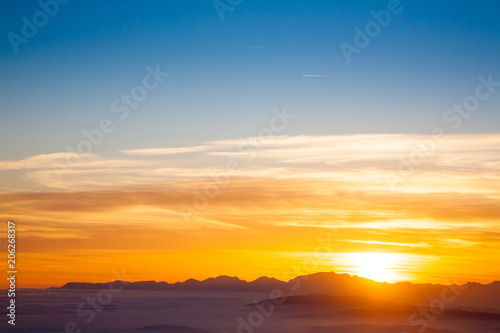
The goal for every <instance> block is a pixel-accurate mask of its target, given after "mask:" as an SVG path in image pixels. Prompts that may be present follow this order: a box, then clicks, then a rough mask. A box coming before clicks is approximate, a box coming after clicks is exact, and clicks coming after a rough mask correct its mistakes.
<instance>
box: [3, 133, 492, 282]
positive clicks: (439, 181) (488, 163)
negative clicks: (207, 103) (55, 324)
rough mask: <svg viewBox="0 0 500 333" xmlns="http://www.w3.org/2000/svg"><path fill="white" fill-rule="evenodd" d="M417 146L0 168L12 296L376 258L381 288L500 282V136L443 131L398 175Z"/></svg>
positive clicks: (274, 146)
mask: <svg viewBox="0 0 500 333" xmlns="http://www.w3.org/2000/svg"><path fill="white" fill-rule="evenodd" d="M426 140H427V141H426ZM428 140H430V138H429V137H425V136H411V135H372V136H370V135H348V136H324V137H306V136H297V137H290V136H283V137H276V138H274V139H273V141H272V142H266V143H265V144H262V145H259V146H258V149H255V150H251V149H250V148H248V147H250V146H247V148H246V149H245V150H239V151H238V148H237V147H238V146H239V145H240V144H241V142H239V141H238V140H229V141H223V142H212V143H207V144H205V145H203V146H197V147H186V148H179V149H177V150H169V149H165V150H151V149H149V150H148V149H143V150H135V151H123V152H117V153H116V154H115V155H114V156H105V155H98V154H93V155H88V156H84V158H83V159H82V161H81V163H79V164H78V165H76V166H74V167H73V168H71V169H70V170H68V172H67V173H66V174H65V175H64V177H63V179H62V180H58V179H57V177H56V176H55V174H54V170H53V169H52V165H53V162H54V160H56V159H57V160H60V157H61V156H53V155H54V154H49V155H38V156H33V157H30V158H27V159H24V160H20V161H4V162H0V170H2V171H1V172H2V177H3V178H4V179H7V178H9V182H10V183H11V184H12V186H10V187H9V186H6V187H4V188H2V193H1V194H0V197H1V200H0V206H1V207H0V208H1V209H0V211H1V212H2V220H3V221H4V222H6V221H7V220H8V219H11V220H14V221H16V223H17V237H18V270H19V276H18V277H19V286H20V287H46V286H60V285H62V284H64V283H65V282H68V281H91V282H97V281H101V282H102V281H108V280H112V279H114V278H115V276H114V275H113V273H112V271H113V270H118V271H121V270H122V269H125V271H126V272H127V274H129V275H130V276H132V277H133V278H131V279H133V280H161V281H168V282H176V281H183V280H186V279H188V278H197V279H204V278H208V277H211V276H217V275H221V274H227V275H237V276H239V277H240V278H242V279H247V280H252V279H255V278H257V277H259V276H263V275H267V276H273V277H276V278H279V279H287V278H288V279H289V278H292V277H294V276H296V275H300V274H307V273H313V272H316V271H332V270H333V271H336V272H348V273H351V274H360V275H363V274H364V275H367V269H368V270H369V269H371V268H367V267H366V266H367V265H368V264H370V263H371V262H373V261H374V260H375V261H376V260H379V259H381V260H382V259H384V258H385V259H387V260H386V261H387V262H385V263H384V262H382V261H381V262H380V265H378V267H381V266H383V265H386V266H387V267H385V270H386V271H390V272H391V274H390V275H387V276H385V277H388V278H389V280H391V281H396V280H411V281H416V282H437V283H443V282H444V280H446V279H447V280H452V281H453V280H455V279H458V280H459V281H462V282H465V281H479V282H491V281H493V280H499V277H500V268H499V266H498V255H499V253H500V245H499V244H500V242H499V240H500V226H499V223H498V222H499V221H500V219H499V218H500V209H499V207H500V205H499V201H498V200H499V198H500V187H498V184H499V180H500V162H499V161H500V159H499V158H498V157H499V156H498V155H499V148H498V147H500V145H499V144H500V134H489V135H484V134H483V135H450V136H448V137H447V138H446V140H443V141H441V142H439V144H438V145H437V146H436V147H435V148H433V149H432V151H430V152H428V153H427V154H426V155H425V156H424V158H423V159H422V160H421V161H420V160H419V163H418V165H414V168H413V170H412V171H411V172H406V173H402V172H400V173H399V174H398V168H399V166H400V165H401V164H400V163H401V157H403V160H404V158H406V157H407V156H409V155H410V154H411V153H412V152H415V151H418V147H419V143H429V142H430V141H428ZM420 146H421V145H420ZM415 147H417V148H415ZM415 149H417V150H415ZM231 163H233V164H234V163H237V164H238V167H237V168H234V170H232V171H225V170H227V169H226V168H227V166H228V164H231ZM233 167H234V165H233ZM223 174H224V175H226V176H228V177H227V178H225V177H221V176H220V175H223ZM212 175H219V177H218V178H219V183H217V182H216V181H215V180H214V179H213V178H212V177H211V176H212ZM394 177H399V178H397V179H400V181H398V182H397V183H394V182H393V183H392V185H391V183H390V182H388V181H387V179H395V178H394ZM224 179H227V182H225V183H222V181H223V180H224ZM13 188H22V190H13ZM204 191H205V194H203V192H204ZM189 212H191V214H188V213H189ZM0 244H4V245H5V244H6V242H5V238H2V239H1V243H0ZM3 247H5V246H3ZM367 253H368V254H367ZM370 253H377V254H378V255H370ZM380 254H390V255H380ZM372 259H373V260H372ZM373 269H374V270H376V267H375V268H373ZM368 275H369V274H368ZM367 277H373V278H376V277H377V276H376V275H373V276H367ZM385 277H384V276H383V275H381V277H380V278H381V279H384V278H385Z"/></svg>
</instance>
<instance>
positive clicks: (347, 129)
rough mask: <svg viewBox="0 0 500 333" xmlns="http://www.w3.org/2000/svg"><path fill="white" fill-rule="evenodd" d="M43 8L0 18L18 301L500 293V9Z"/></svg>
mask: <svg viewBox="0 0 500 333" xmlns="http://www.w3.org/2000/svg"><path fill="white" fill-rule="evenodd" d="M40 3H41V4H42V5H41V4H40ZM40 3H39V2H37V1H23V2H22V3H21V2H19V1H13V0H6V1H4V3H3V8H4V10H3V11H2V12H1V13H0V35H1V36H2V37H1V38H0V73H1V75H0V97H1V104H0V117H1V118H0V119H1V121H0V140H1V142H2V149H1V150H0V179H1V182H0V196H1V197H2V200H1V201H0V206H1V210H0V211H1V212H2V215H1V217H2V220H3V221H4V222H5V221H7V220H9V219H11V220H15V221H16V222H17V223H18V225H19V232H18V237H19V242H20V244H21V248H22V251H20V253H19V258H20V260H21V262H23V266H24V267H23V269H24V270H21V269H20V272H21V273H20V274H22V275H21V276H23V279H22V280H21V281H23V283H25V286H34V287H40V286H50V285H62V284H64V283H65V282H68V281H70V280H71V281H92V282H97V281H107V280H110V279H112V278H113V275H112V274H111V273H110V267H115V268H116V269H121V268H122V267H126V268H127V271H130V272H131V274H133V275H134V276H135V278H136V279H137V280H151V279H155V280H162V281H169V282H175V281H182V280H186V279H188V278H191V277H193V278H199V279H203V278H208V277H211V276H217V275H220V274H228V275H238V276H240V277H241V278H245V279H255V278H257V277H259V276H262V275H268V276H274V277H277V278H284V276H285V275H294V274H295V273H297V274H295V275H300V274H305V273H312V272H314V271H320V270H321V271H330V270H334V271H338V272H347V273H352V274H359V275H365V276H366V277H372V278H375V279H379V280H384V279H385V280H390V281H392V282H394V281H400V280H410V281H416V282H443V281H444V280H446V279H448V280H453V279H455V278H456V279H459V280H460V281H479V282H491V281H494V280H498V279H499V273H500V272H499V269H498V268H495V267H498V265H496V262H497V261H496V258H497V257H498V253H499V250H500V249H499V246H498V244H499V242H498V241H499V239H500V229H499V227H498V222H499V218H500V210H499V207H500V206H499V201H498V200H499V198H500V193H499V190H498V188H497V186H495V184H497V183H498V179H499V178H500V164H499V148H498V147H499V143H500V132H499V127H498V126H499V124H500V112H499V106H500V83H499V82H500V57H499V55H500V21H499V20H498V13H499V11H500V3H499V2H498V1H495V0H490V1H487V0H483V1H476V2H474V3H471V2H469V1H453V2H432V1H410V0H401V1H399V2H398V1H395V0H393V1H357V0H355V1H319V0H317V1H295V0H289V1H284V0H273V1H269V0H267V1H260V0H253V1H251V0H243V1H236V0H233V1H228V0H221V1H219V2H217V1H209V0H203V1H194V0H193V1H146V2H139V1H106V2H104V3H102V2H97V1H85V2H82V1H76V0H72V1H68V2H67V3H64V1H62V0H61V3H58V4H57V5H54V4H56V2H53V1H49V0H46V1H44V0H42V1H41V2H40ZM47 3H50V6H51V7H50V6H49V7H46V5H45V4H47ZM43 7H45V8H50V9H48V10H49V11H52V12H51V14H52V15H46V14H43V12H41V11H43ZM40 13H42V14H40ZM44 17H45V18H46V22H45V21H43V22H42V21H38V22H42V23H39V24H38V25H39V26H38V27H36V26H35V29H36V31H35V32H33V31H30V28H29V27H27V25H31V24H32V23H33V21H34V20H35V21H36V20H43V19H44ZM376 17H378V20H379V21H377V20H376ZM384 18H385V20H384ZM380 20H382V21H380ZM26 22H28V23H26ZM379 22H382V24H381V23H379ZM370 27H371V28H372V29H376V30H371V31H370V30H369V29H370ZM373 27H374V28H373ZM367 29H368V30H367ZM360 31H361V34H360V33H359V32H360ZM30 33H31V34H30ZM362 35H364V37H363V36H362ZM360 36H361V37H360ZM16 41H17V42H16ZM19 41H22V42H19ZM346 45H348V46H347V47H348V48H349V50H353V49H355V50H356V51H355V52H354V51H353V52H351V53H347V54H346ZM134 96H135V97H134ZM127 98H128V100H127ZM457 106H458V107H457ZM460 107H461V108H460ZM325 239H328V247H327V248H326V249H325V248H324V246H323V249H322V250H321V251H320V252H321V255H319V256H316V255H315V253H316V252H317V251H316V250H315V249H316V248H318V246H320V247H321V245H320V244H323V243H325ZM1 240H2V243H4V240H5V237H4V238H1ZM311 258H313V259H312V261H313V264H311ZM372 259H373V260H372ZM368 261H377V262H380V265H379V266H378V268H373V267H369V266H368V264H367V262H368ZM305 263H309V264H308V265H306V264H305ZM297 267H299V268H297ZM380 267H382V268H380ZM290 270H292V271H293V272H294V273H290ZM370 272H371V273H370ZM289 277H290V278H291V277H293V276H289Z"/></svg>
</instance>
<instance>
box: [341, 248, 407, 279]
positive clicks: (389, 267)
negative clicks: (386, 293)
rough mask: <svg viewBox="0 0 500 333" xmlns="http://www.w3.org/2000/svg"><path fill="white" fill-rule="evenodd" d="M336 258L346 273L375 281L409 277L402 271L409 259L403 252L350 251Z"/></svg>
mask: <svg viewBox="0 0 500 333" xmlns="http://www.w3.org/2000/svg"><path fill="white" fill-rule="evenodd" d="M337 260H338V262H339V264H341V265H342V266H343V268H344V269H345V270H347V272H348V273H351V274H355V275H358V276H360V277H364V278H367V279H370V280H374V281H377V282H389V283H392V282H398V281H403V280H408V279H409V278H410V276H409V275H408V274H405V273H403V272H402V271H403V269H404V266H405V263H406V262H407V261H408V260H409V258H408V256H407V255H405V254H403V253H391V252H351V253H342V254H339V255H338V258H337Z"/></svg>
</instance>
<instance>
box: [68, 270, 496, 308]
mask: <svg viewBox="0 0 500 333" xmlns="http://www.w3.org/2000/svg"><path fill="white" fill-rule="evenodd" d="M61 288H62V289H77V290H90V289H107V288H108V284H107V283H88V282H68V283H66V284H65V285H64V286H62V287H61ZM125 289H126V290H156V291H195V290H199V291H240V292H265V293H270V292H272V291H273V290H276V289H278V290H280V291H281V292H283V294H285V295H294V294H330V295H339V296H341V295H346V296H363V297H367V298H371V299H378V300H386V301H390V302H396V303H408V304H424V305H426V304H428V303H429V302H430V301H431V300H433V299H439V298H442V297H443V294H444V295H446V297H447V298H448V299H450V298H453V306H454V307H464V308H467V307H473V308H476V309H481V310H482V311H487V312H488V311H490V310H492V309H493V310H495V311H498V312H500V282H499V281H496V282H493V283H490V284H480V283H467V284H464V285H451V286H446V285H440V284H413V283H409V282H398V283H393V284H391V283H380V282H375V281H372V280H369V279H366V278H361V277H358V276H351V275H348V274H336V273H334V272H322V273H315V274H311V275H303V276H298V277H296V278H294V279H292V280H290V281H288V282H285V281H280V280H277V279H274V278H268V277H261V278H258V279H257V280H255V281H251V282H247V281H244V280H241V279H239V278H237V277H230V276H218V277H216V278H209V279H206V280H203V281H198V280H195V279H189V280H187V281H185V282H176V283H167V282H155V281H139V282H129V283H128V284H127V285H126V286H125ZM455 296H456V297H455Z"/></svg>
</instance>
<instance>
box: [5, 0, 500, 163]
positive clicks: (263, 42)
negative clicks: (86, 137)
mask: <svg viewBox="0 0 500 333" xmlns="http://www.w3.org/2000/svg"><path fill="white" fill-rule="evenodd" d="M223 2H226V1H223ZM3 4H4V6H3V7H4V8H3V11H2V13H1V14H0V22H1V24H0V29H1V32H0V34H1V35H2V38H1V39H0V40H1V42H0V73H1V76H0V89H1V90H0V91H1V93H0V94H1V101H2V103H1V105H0V116H1V123H0V139H1V140H2V142H4V143H5V144H4V145H3V149H2V155H1V156H0V158H1V159H2V160H6V159H18V158H23V157H26V156H30V155H35V154H43V153H55V152H62V151H65V147H66V146H67V145H74V144H76V143H77V142H78V141H79V140H81V139H82V138H83V135H82V133H81V131H82V129H92V128H94V127H97V126H98V123H99V121H100V120H101V119H103V118H106V117H108V118H113V117H115V115H114V114H113V113H112V112H111V109H110V105H111V103H112V102H113V100H115V99H116V98H117V97H119V96H120V95H121V94H123V93H129V92H130V90H131V89H132V88H133V87H134V86H136V85H138V84H140V83H141V81H142V78H143V77H144V75H145V74H146V71H145V68H146V67H147V66H151V67H155V66H156V65H157V64H160V67H161V69H162V70H163V71H167V72H169V73H170V76H169V77H168V78H167V79H166V80H165V81H164V82H163V83H162V84H161V85H160V86H159V87H158V88H157V89H155V90H154V91H152V92H150V93H149V95H148V97H147V98H146V99H145V100H144V101H143V102H141V103H140V105H139V106H138V107H137V108H136V109H135V110H133V111H132V112H131V115H130V117H128V118H127V119H126V120H124V121H123V122H117V123H116V131H115V132H113V133H112V134H110V135H109V136H107V137H106V140H105V141H104V143H103V144H102V145H100V146H99V147H97V148H96V152H112V151H117V150H123V149H138V148H154V147H169V146H172V147H174V146H187V145H194V144H198V143H202V142H206V141H210V140H227V139H233V138H241V137H247V136H254V135H256V133H257V132H258V131H259V129H261V128H262V127H263V126H265V125H266V124H267V123H268V121H269V119H270V117H271V116H272V110H273V109H274V108H280V109H281V108H282V107H283V106H287V108H288V110H290V112H293V113H294V114H296V115H297V120H296V121H294V123H293V124H292V125H291V126H290V127H289V128H287V133H286V134H290V135H298V134H307V135H337V134H351V133H416V134H428V133H430V132H431V131H432V129H433V128H435V127H436V126H440V125H442V123H443V121H442V114H443V112H444V111H445V110H446V109H447V108H448V107H450V106H451V105H452V104H453V103H456V102H459V103H460V102H462V101H463V99H464V98H465V97H466V96H468V95H470V94H472V93H473V92H474V88H475V87H476V86H477V84H478V81H477V77H478V76H480V75H482V76H487V75H488V74H493V77H494V78H498V79H500V57H499V55H500V20H498V15H499V14H500V3H499V2H498V1H495V0H491V1H476V2H470V1H453V2H451V1H449V2H438V3H436V2H432V1H413V2H410V1H408V0H405V1H401V6H402V8H403V10H402V11H401V13H400V14H397V15H395V16H393V18H392V20H391V23H390V24H389V25H388V26H387V27H384V28H382V30H381V32H380V34H379V35H378V36H376V37H374V38H373V40H372V41H371V43H370V45H369V46H368V47H366V48H365V49H363V50H362V51H361V53H360V54H355V55H353V57H352V62H351V63H349V64H348V63H347V62H346V60H345V58H344V56H343V54H342V52H341V50H340V48H339V44H340V43H341V42H347V43H351V44H352V39H353V37H354V34H355V33H354V30H353V28H354V27H356V26H358V27H361V28H363V27H364V25H365V24H366V23H368V22H369V21H371V20H373V18H372V17H371V16H370V11H371V10H375V11H379V10H382V9H386V8H387V1H319V0H318V1H269V0H267V1H250V0H244V1H242V2H241V4H239V5H238V6H236V7H235V8H234V10H233V11H232V12H226V13H225V15H224V21H222V22H221V21H220V20H219V17H218V15H217V12H216V10H215V9H214V7H213V5H212V1H210V0H203V1H145V2H139V1H107V2H104V3H101V2H98V1H76V0H73V1H70V2H69V3H68V4H66V5H62V6H61V7H60V9H59V12H58V13H57V15H55V17H53V18H50V20H49V22H48V24H47V25H46V26H44V27H42V28H40V30H39V32H38V34H37V35H36V36H34V37H33V38H31V39H30V40H29V42H28V43H27V44H26V45H20V46H19V52H18V53H17V54H16V53H15V52H14V50H13V48H12V46H11V44H10V42H9V39H8V38H7V34H8V33H9V32H14V33H16V34H20V33H21V28H22V25H23V22H22V21H21V19H22V17H23V16H26V17H27V18H28V19H31V18H32V16H33V15H34V14H35V13H36V12H37V11H39V10H40V7H39V5H38V4H37V2H36V1H23V2H22V3H21V2H19V1H11V0H8V1H4V2H3ZM307 74H318V75H325V76H324V77H304V76H303V75H307ZM499 103H500V94H497V95H494V96H493V97H491V98H490V99H488V100H487V101H485V102H484V103H482V104H481V107H480V110H479V111H478V112H477V113H475V114H474V116H473V117H471V118H470V119H468V120H467V121H466V122H464V124H463V126H461V127H460V128H459V129H458V131H457V132H461V133H491V132H497V131H498V124H499V121H500V112H499V109H498V107H499ZM115 118H116V117H115ZM115 118H113V119H115Z"/></svg>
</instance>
